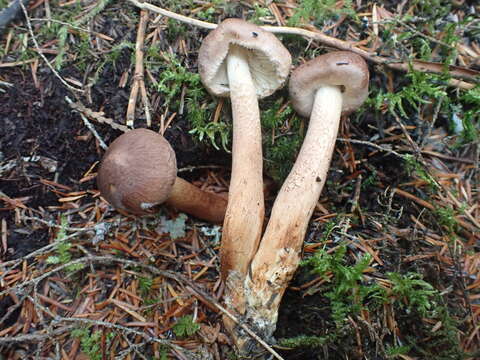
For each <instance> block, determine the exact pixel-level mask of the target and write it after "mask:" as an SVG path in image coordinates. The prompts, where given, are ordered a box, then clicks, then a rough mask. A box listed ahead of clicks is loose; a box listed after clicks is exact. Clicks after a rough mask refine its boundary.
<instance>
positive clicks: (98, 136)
mask: <svg viewBox="0 0 480 360" xmlns="http://www.w3.org/2000/svg"><path fill="white" fill-rule="evenodd" d="M65 100H66V102H67V103H69V104H72V103H73V101H72V100H71V99H70V98H69V97H68V96H65ZM78 114H79V115H80V117H81V118H82V120H83V123H84V124H85V126H86V127H87V128H88V130H90V132H91V133H92V134H93V136H95V138H96V139H97V140H98V143H99V144H100V146H101V147H102V149H103V150H106V149H107V148H108V146H107V144H105V142H104V141H103V139H102V138H101V137H100V135H98V133H97V130H95V128H94V127H93V125H92V124H91V123H90V121H88V119H87V118H86V117H85V116H84V115H83V114H82V113H80V112H79V113H78Z"/></svg>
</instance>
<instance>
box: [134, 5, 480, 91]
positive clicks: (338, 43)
mask: <svg viewBox="0 0 480 360" xmlns="http://www.w3.org/2000/svg"><path fill="white" fill-rule="evenodd" d="M129 1H130V2H131V3H132V4H133V5H135V6H136V7H138V8H140V9H144V10H149V11H152V12H155V13H157V14H160V15H163V16H166V17H169V18H172V19H175V20H178V21H181V22H184V23H187V24H190V25H194V26H198V27H201V28H204V29H209V30H213V29H215V28H216V27H217V25H216V24H212V23H209V22H206V21H200V20H196V19H192V18H189V17H188V16H184V15H179V14H176V13H174V12H171V11H168V10H165V9H162V8H159V7H158V6H155V5H152V4H149V3H146V2H140V1H138V0H129ZM261 28H263V29H264V30H266V31H270V32H272V33H275V34H290V35H299V36H304V37H306V38H309V39H314V40H317V41H319V42H321V43H323V44H325V45H327V46H331V47H334V48H337V49H340V50H345V51H351V52H354V53H356V54H358V55H360V56H362V57H364V58H365V59H367V60H369V61H371V62H373V63H375V64H377V65H385V66H386V67H388V68H390V69H394V70H400V71H404V72H408V71H409V70H410V68H412V69H413V70H416V71H421V72H428V73H434V74H443V73H445V69H444V68H445V65H444V64H440V63H432V62H425V61H420V60H411V62H401V61H397V60H396V59H390V58H385V57H383V56H378V55H375V54H374V53H370V52H368V51H365V50H363V49H360V48H358V47H355V46H354V44H353V43H351V42H348V41H344V40H340V39H337V38H334V37H331V36H328V35H325V34H323V33H321V32H320V31H318V30H316V31H310V30H306V29H302V28H295V27H288V26H261ZM449 74H450V76H452V77H453V78H457V79H464V80H468V81H471V82H474V83H478V82H479V80H478V79H477V77H478V76H480V72H477V71H473V70H470V69H466V68H462V67H459V66H450V67H449ZM449 85H450V86H455V87H461V88H464V87H466V88H469V87H470V86H471V87H473V86H474V85H472V84H468V83H464V82H449Z"/></svg>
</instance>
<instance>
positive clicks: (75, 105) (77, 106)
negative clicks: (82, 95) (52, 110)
mask: <svg viewBox="0 0 480 360" xmlns="http://www.w3.org/2000/svg"><path fill="white" fill-rule="evenodd" d="M68 105H70V107H71V108H72V109H74V110H77V111H78V112H80V113H83V114H84V115H85V116H88V117H89V118H91V119H94V120H95V121H97V122H99V123H101V124H107V125H110V127H111V128H113V129H115V130H120V131H123V132H127V131H130V130H131V129H130V128H129V127H128V126H125V125H121V124H118V123H116V122H115V120H113V119H110V118H107V117H105V116H103V115H105V113H103V112H95V111H92V110H91V109H89V108H87V107H86V106H85V105H83V104H82V103H81V102H80V101H77V102H71V103H68Z"/></svg>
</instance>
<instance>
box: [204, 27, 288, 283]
mask: <svg viewBox="0 0 480 360" xmlns="http://www.w3.org/2000/svg"><path fill="white" fill-rule="evenodd" d="M290 66H291V56H290V53H289V52H288V50H287V49H286V48H285V47H284V46H283V45H282V43H281V42H280V41H279V40H278V39H277V38H276V37H275V35H273V34H271V33H269V32H266V31H264V30H263V29H261V28H260V27H258V26H256V25H254V24H250V23H247V22H245V21H243V20H241V19H227V20H224V21H223V22H222V23H221V24H219V25H218V27H217V28H216V29H215V30H213V31H211V32H210V33H209V34H208V35H207V36H206V37H205V39H204V40H203V42H202V45H201V47H200V49H199V54H198V68H199V73H200V77H201V79H202V82H203V84H204V85H205V87H206V88H207V90H208V91H209V92H210V93H211V94H212V95H215V96H221V97H230V99H231V103H232V116H233V141H232V174H231V180H230V187H229V198H228V206H227V212H226V215H225V221H224V223H223V236H222V245H221V272H222V277H223V278H224V279H226V278H227V277H228V276H229V275H231V274H230V273H231V272H233V273H235V274H237V275H240V277H242V276H245V274H246V272H247V268H248V265H249V264H250V261H251V259H252V257H253V255H254V253H255V252H256V250H257V248H258V243H259V241H260V238H261V235H262V229H263V219H264V212H265V205H264V196H263V181H262V171H263V166H262V162H263V157H262V138H261V128H260V113H259V108H258V100H257V99H258V98H263V97H265V96H268V95H270V94H272V93H273V92H274V91H275V90H276V89H278V88H280V87H281V86H282V85H283V84H284V83H285V81H286V79H287V77H288V74H289V71H290Z"/></svg>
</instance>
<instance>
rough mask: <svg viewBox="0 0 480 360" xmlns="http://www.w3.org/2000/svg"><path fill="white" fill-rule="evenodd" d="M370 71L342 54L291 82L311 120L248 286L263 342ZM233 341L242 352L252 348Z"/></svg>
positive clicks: (250, 311) (251, 314)
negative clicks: (346, 119)
mask: <svg viewBox="0 0 480 360" xmlns="http://www.w3.org/2000/svg"><path fill="white" fill-rule="evenodd" d="M368 81H369V74H368V68H367V65H366V63H365V61H364V60H363V58H361V57H360V56H358V55H356V54H354V53H351V52H346V51H339V52H333V53H329V54H325V55H322V56H319V57H317V58H315V59H313V60H311V61H309V62H307V63H305V64H303V65H301V66H299V67H298V68H297V69H296V70H294V71H293V72H292V74H291V77H290V85H289V90H290V96H291V101H292V106H293V107H294V109H295V110H296V111H297V112H298V113H299V114H300V115H302V116H310V123H309V126H308V131H307V134H306V136H305V139H304V142H303V144H302V147H301V150H300V153H299V155H298V158H297V160H296V162H295V164H294V166H293V168H292V170H291V172H290V174H289V175H288V177H287V179H286V180H285V182H284V184H283V186H282V188H281V189H280V192H279V194H278V196H277V198H276V200H275V203H274V205H273V209H272V214H271V216H270V220H269V222H268V225H267V228H266V230H265V234H264V236H263V237H262V240H261V242H260V246H259V249H258V251H257V253H256V254H255V257H254V258H253V261H252V264H251V278H247V280H246V286H245V288H246V290H245V291H246V295H245V297H246V301H247V313H246V318H247V320H246V321H248V322H249V324H250V325H251V326H252V327H253V328H254V329H255V330H256V332H257V334H258V335H260V336H262V338H267V339H268V338H270V337H271V336H272V334H273V332H274V330H275V326H276V322H277V315H278V307H279V305H280V300H281V299H282V295H283V293H284V291H285V289H286V287H287V285H288V282H289V281H290V279H291V278H292V276H293V274H294V272H295V270H296V269H297V266H298V263H299V260H300V250H301V247H302V244H303V240H304V237H305V233H306V231H307V226H308V222H309V220H310V217H311V216H312V213H313V210H314V208H315V205H316V203H317V201H318V198H319V196H320V193H321V190H322V188H323V185H324V183H325V179H326V177H327V172H328V168H329V164H330V160H331V158H332V153H333V149H334V146H335V140H336V137H337V131H338V126H339V122H340V115H341V114H342V113H344V114H345V113H349V112H352V111H354V110H355V109H356V108H358V107H359V106H360V105H361V104H362V103H363V102H364V100H365V99H366V98H367V96H368ZM237 336H238V337H240V338H241V337H242V336H243V338H244V339H243V340H242V339H236V342H237V344H241V346H242V349H240V350H241V351H243V352H248V349H250V350H251V346H252V343H251V341H250V340H249V339H247V337H246V336H245V335H243V334H238V335H237Z"/></svg>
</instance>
